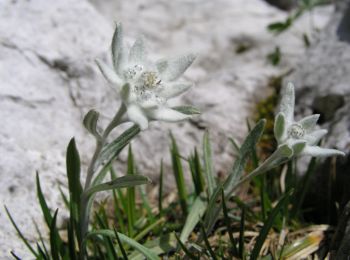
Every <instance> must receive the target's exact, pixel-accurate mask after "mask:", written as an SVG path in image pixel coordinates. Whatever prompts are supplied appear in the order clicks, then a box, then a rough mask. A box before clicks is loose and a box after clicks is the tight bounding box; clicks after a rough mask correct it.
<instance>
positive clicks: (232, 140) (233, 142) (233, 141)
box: [229, 138, 240, 152]
mask: <svg viewBox="0 0 350 260" xmlns="http://www.w3.org/2000/svg"><path fill="white" fill-rule="evenodd" d="M229 141H230V142H231V144H232V146H233V148H234V149H235V151H236V152H239V150H240V148H239V145H238V144H237V142H236V141H235V139H233V138H229Z"/></svg>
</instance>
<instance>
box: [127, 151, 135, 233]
mask: <svg viewBox="0 0 350 260" xmlns="http://www.w3.org/2000/svg"><path fill="white" fill-rule="evenodd" d="M127 174H128V175H127V176H136V175H135V166H134V156H133V153H132V149H131V145H129V151H128V169H127ZM135 199H136V196H135V188H132V187H130V188H128V189H127V192H126V201H127V211H126V213H127V221H128V234H129V236H130V237H132V236H133V235H134V230H133V229H134V226H135V221H136V212H135V209H136V202H135Z"/></svg>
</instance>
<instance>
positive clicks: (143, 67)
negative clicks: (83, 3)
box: [97, 24, 198, 130]
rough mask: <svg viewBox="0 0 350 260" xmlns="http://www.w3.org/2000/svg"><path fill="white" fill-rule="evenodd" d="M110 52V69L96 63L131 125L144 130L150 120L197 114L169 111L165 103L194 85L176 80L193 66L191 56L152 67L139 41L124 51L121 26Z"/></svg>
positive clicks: (186, 109) (179, 109)
mask: <svg viewBox="0 0 350 260" xmlns="http://www.w3.org/2000/svg"><path fill="white" fill-rule="evenodd" d="M111 48H112V60H113V69H112V68H110V67H109V66H107V65H106V64H104V63H103V62H101V61H97V63H98V66H99V68H100V70H101V72H102V73H103V75H104V76H105V77H106V79H107V80H108V81H110V82H111V83H113V84H114V85H115V86H116V87H117V90H118V92H119V93H120V96H121V98H122V101H123V103H124V105H125V106H126V108H127V116H128V118H129V120H130V121H132V122H134V123H136V124H138V125H139V126H140V128H141V129H142V130H144V129H146V128H147V127H148V122H149V121H150V120H162V121H170V122H175V121H179V120H183V119H186V118H189V117H190V116H191V114H198V111H197V110H195V109H194V108H192V107H175V108H170V107H169V106H168V104H167V100H168V99H170V98H173V97H176V96H178V95H180V94H182V93H183V92H185V91H186V90H188V89H189V88H190V87H191V86H192V85H193V84H192V83H190V82H185V81H178V78H179V77H180V76H181V75H182V74H183V73H184V72H185V71H186V69H187V68H188V67H189V66H190V65H191V64H192V62H193V61H194V59H195V56H194V55H192V54H189V55H184V56H181V57H178V58H176V59H173V60H161V61H158V62H155V63H152V62H150V61H149V60H148V59H147V56H146V51H145V44H144V41H143V38H142V37H140V38H138V39H137V40H136V41H135V43H134V44H133V46H132V47H131V49H130V51H129V52H127V51H126V50H125V48H124V44H123V33H122V27H121V25H120V24H118V25H117V27H116V30H115V32H114V35H113V40H112V46H111Z"/></svg>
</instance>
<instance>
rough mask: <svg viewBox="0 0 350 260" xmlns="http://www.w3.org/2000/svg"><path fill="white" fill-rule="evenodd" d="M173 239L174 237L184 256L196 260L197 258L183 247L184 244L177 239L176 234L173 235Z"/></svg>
mask: <svg viewBox="0 0 350 260" xmlns="http://www.w3.org/2000/svg"><path fill="white" fill-rule="evenodd" d="M175 237H176V240H177V242H178V243H179V245H180V247H181V249H182V250H183V251H184V253H185V255H186V256H187V257H189V258H190V259H192V260H198V257H196V256H195V255H194V254H192V253H191V252H190V250H188V248H187V247H186V246H185V245H184V243H182V242H181V240H180V239H179V237H178V236H177V235H176V234H175Z"/></svg>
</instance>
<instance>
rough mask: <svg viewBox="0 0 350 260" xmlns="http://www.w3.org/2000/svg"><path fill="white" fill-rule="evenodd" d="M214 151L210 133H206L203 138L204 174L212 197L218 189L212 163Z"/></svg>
mask: <svg viewBox="0 0 350 260" xmlns="http://www.w3.org/2000/svg"><path fill="white" fill-rule="evenodd" d="M212 157H213V155H212V151H211V144H210V139H209V132H208V131H206V132H205V134H204V137H203V159H204V160H203V161H204V173H205V178H206V181H207V185H208V193H209V196H211V195H212V194H213V193H214V190H215V188H216V181H215V178H214V167H213V162H212Z"/></svg>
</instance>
